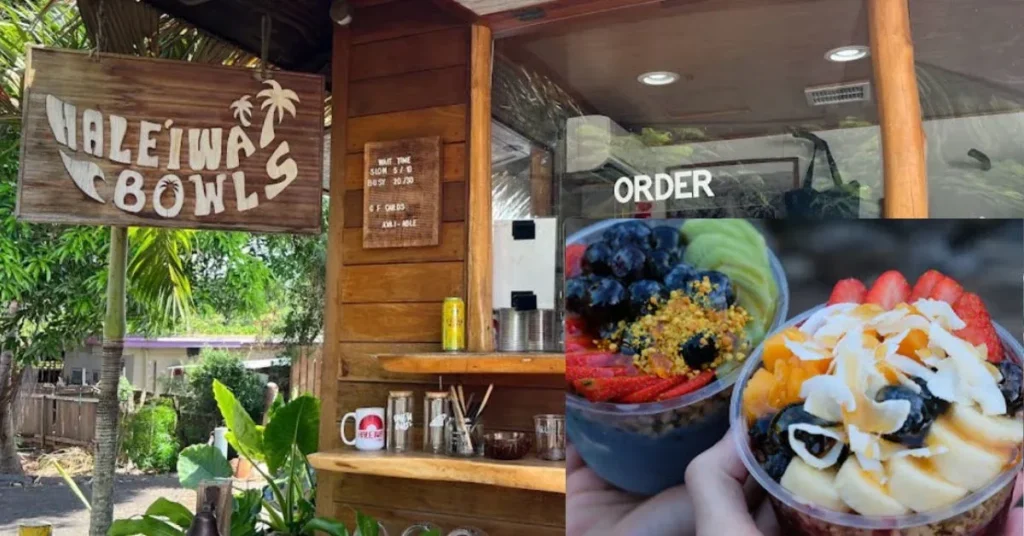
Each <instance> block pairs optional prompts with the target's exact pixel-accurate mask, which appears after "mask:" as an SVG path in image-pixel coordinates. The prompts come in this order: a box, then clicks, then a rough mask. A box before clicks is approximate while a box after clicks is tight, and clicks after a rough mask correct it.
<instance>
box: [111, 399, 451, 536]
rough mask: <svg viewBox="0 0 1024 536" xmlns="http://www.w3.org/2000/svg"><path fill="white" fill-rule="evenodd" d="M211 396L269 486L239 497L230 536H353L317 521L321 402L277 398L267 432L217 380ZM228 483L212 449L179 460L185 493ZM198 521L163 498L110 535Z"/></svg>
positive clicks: (371, 527) (232, 437) (187, 452)
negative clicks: (312, 460) (315, 461)
mask: <svg viewBox="0 0 1024 536" xmlns="http://www.w3.org/2000/svg"><path fill="white" fill-rule="evenodd" d="M212 390H213V393H214V398H215V399H216V401H217V407H218V409H219V414H220V416H221V417H222V418H223V419H224V423H225V424H226V425H227V428H228V435H227V438H228V442H229V443H230V444H231V446H232V447H234V449H235V450H236V451H238V452H239V454H240V455H241V456H242V457H244V458H245V459H247V460H248V461H249V462H251V463H252V464H253V467H254V468H255V469H256V471H257V472H258V473H259V474H260V476H262V477H263V481H264V487H263V489H262V490H260V489H250V490H245V491H241V492H237V493H235V495H234V497H233V498H234V502H233V506H232V517H231V534H230V536H261V535H267V534H274V535H279V536H313V535H314V534H315V532H316V531H321V532H323V533H326V534H328V535H330V536H349V531H348V529H347V528H345V526H344V525H343V524H342V523H341V522H339V521H337V520H334V519H328V518H324V517H317V516H316V505H315V500H316V474H315V473H314V472H313V469H312V467H310V465H309V461H308V460H307V459H306V456H308V455H309V454H311V453H313V452H315V451H316V449H317V444H318V435H317V434H318V432H319V428H320V402H319V401H318V400H317V399H315V398H313V397H311V396H308V395H306V396H300V397H298V398H296V399H294V400H292V401H291V402H288V403H287V404H285V403H283V402H281V401H280V398H279V399H278V400H275V401H274V405H273V408H272V409H273V411H272V412H271V414H270V418H269V421H268V422H267V425H266V426H258V425H257V424H256V422H255V421H254V420H253V419H252V418H251V417H250V416H249V413H248V412H247V411H246V410H245V408H244V407H243V406H242V404H241V401H240V400H239V399H238V398H237V397H235V395H234V394H233V393H232V392H231V391H230V390H229V389H228V388H227V387H225V386H224V384H222V383H220V382H219V381H216V380H214V382H213V389H212ZM230 476H231V467H230V465H229V464H228V460H227V459H226V458H225V457H224V455H223V454H221V453H220V451H219V450H217V449H216V448H214V447H213V446H211V445H191V446H189V447H186V448H185V449H184V450H182V451H181V455H180V456H179V457H178V480H179V482H180V483H181V485H182V486H184V487H187V488H190V489H197V488H198V487H199V485H200V483H202V482H204V481H208V480H212V479H217V478H228V477H230ZM193 518H194V516H193V514H192V513H191V511H190V509H189V508H186V507H185V506H182V505H180V504H178V503H174V502H171V501H168V500H166V499H162V498H161V499H157V501H156V502H154V503H153V504H152V505H151V506H150V507H149V509H148V510H147V511H146V513H145V514H143V515H142V516H140V517H133V518H129V519H119V520H117V521H115V522H114V524H113V526H111V529H110V532H109V535H110V536H135V535H138V534H145V535H150V534H159V535H167V536H184V535H185V534H186V532H187V531H188V529H189V526H190V525H191V524H192V520H193ZM356 525H357V526H356V531H355V534H357V535H359V536H377V535H378V530H379V524H378V522H377V521H376V520H375V519H373V518H371V517H369V516H365V515H363V514H362V513H360V512H356ZM433 535H434V536H439V534H438V533H437V532H434V533H433ZM225 536H228V535H225Z"/></svg>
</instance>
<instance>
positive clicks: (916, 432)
mask: <svg viewBox="0 0 1024 536" xmlns="http://www.w3.org/2000/svg"><path fill="white" fill-rule="evenodd" d="M1022 357H1024V347H1022V346H1021V342H1020V340H1019V339H1017V338H1016V337H1014V336H1013V335H1011V334H1010V333H1009V332H1008V331H1006V330H1005V329H1004V328H1002V327H1001V326H999V325H998V324H995V323H993V322H992V321H991V318H990V317H989V314H988V312H987V309H986V308H985V304H984V302H983V301H982V299H981V298H980V297H979V296H977V295H976V294H973V293H971V292H967V291H965V290H964V289H963V288H962V287H961V286H960V285H959V283H957V282H955V281H954V280H952V279H951V278H948V277H946V276H944V275H942V274H940V273H938V272H936V271H930V272H927V273H926V274H925V275H923V276H922V277H921V278H920V279H919V280H918V282H917V284H916V285H915V286H914V287H913V289H911V287H910V285H909V283H907V281H906V279H904V278H903V276H902V275H900V274H899V273H898V272H894V271H891V272H886V273H885V274H883V275H882V276H880V277H879V278H878V280H877V281H876V282H875V283H874V285H873V286H872V288H871V290H868V289H867V288H866V287H865V286H864V285H863V284H862V283H861V282H859V281H857V280H853V279H849V280H843V281H840V282H839V283H837V284H836V286H835V288H834V289H833V293H832V296H831V298H830V299H829V301H828V302H827V303H826V304H824V305H821V306H818V307H816V308H814V309H812V310H810V311H807V312H805V313H803V314H801V315H799V316H797V317H796V318H794V319H792V320H790V321H789V322H787V323H786V325H784V326H782V327H781V328H780V329H778V330H777V331H776V332H775V333H773V334H771V335H769V337H768V338H767V339H766V340H765V342H764V343H763V344H762V345H761V346H760V347H759V348H758V349H757V350H756V351H755V352H754V353H753V354H752V355H751V356H750V358H749V359H748V360H747V363H746V364H745V365H744V368H743V371H742V373H741V375H740V378H739V381H738V383H737V388H736V389H735V390H734V392H733V397H732V404H731V410H730V420H731V422H732V427H733V433H734V437H735V440H736V445H737V448H738V450H739V454H740V457H741V459H742V460H743V462H744V464H745V465H746V467H747V470H748V471H749V472H750V473H751V474H752V475H753V477H754V478H755V479H756V480H757V481H758V483H759V484H760V485H761V486H762V487H764V488H765V489H766V490H767V491H768V497H769V500H770V501H771V503H772V506H773V507H774V510H775V514H776V517H777V519H778V522H779V526H780V528H781V530H782V533H783V534H792V535H794V536H804V535H806V536H811V535H819V534H824V535H834V536H868V535H873V534H879V533H884V534H890V535H908V536H909V535H913V536H939V535H954V534H955V535H961V536H975V535H977V536H980V535H986V534H1001V530H1002V525H1003V523H1004V522H1005V519H1006V513H1007V508H1008V507H1009V501H1010V497H1011V496H1012V493H1013V481H1014V478H1015V477H1016V476H1017V475H1018V474H1019V473H1020V471H1021V468H1022V462H1021V452H1022V441H1024V414H1022V406H1024V394H1022V391H1021V363H1022Z"/></svg>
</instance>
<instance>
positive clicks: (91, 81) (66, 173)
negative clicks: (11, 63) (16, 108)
mask: <svg viewBox="0 0 1024 536" xmlns="http://www.w3.org/2000/svg"><path fill="white" fill-rule="evenodd" d="M323 110H324V87H323V78H322V77H320V76H319V75H307V74H295V73H284V72H277V71H272V72H270V73H268V75H267V78H266V79H261V76H260V72H259V71H256V70H254V69H240V68H230V67H223V66H217V65H204V64H197V63H187V62H179V61H168V60H159V59H151V58H136V57H127V56H117V55H111V54H98V55H96V56H95V57H91V56H89V54H88V53H84V52H78V51H67V50H56V49H46V48H39V47H33V48H30V49H29V51H28V57H27V60H26V69H25V98H24V103H23V114H24V117H23V123H22V147H21V172H20V176H19V184H18V207H17V212H16V214H17V216H18V217H19V218H22V219H24V220H26V221H32V222H45V223H66V224H96V225H124V226H150V227H189V228H197V229H235V230H251V231H291V232H308V233H315V232H319V231H320V210H321V195H322V190H321V180H322V173H323V171H322V166H323V157H322V151H323V130H324V127H323Z"/></svg>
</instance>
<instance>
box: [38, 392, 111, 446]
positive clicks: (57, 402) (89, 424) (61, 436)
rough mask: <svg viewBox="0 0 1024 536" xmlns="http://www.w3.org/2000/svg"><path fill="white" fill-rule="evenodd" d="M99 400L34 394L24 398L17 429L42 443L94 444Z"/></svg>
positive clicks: (44, 444)
mask: <svg viewBox="0 0 1024 536" xmlns="http://www.w3.org/2000/svg"><path fill="white" fill-rule="evenodd" d="M97 404H99V400H97V399H95V398H81V397H71V396H55V395H46V394H33V395H29V396H27V397H25V398H24V399H23V400H22V401H21V412H22V416H21V417H22V418H21V419H20V420H21V427H20V429H19V430H18V433H19V434H20V435H21V437H22V438H23V439H25V440H26V441H29V442H33V443H39V444H41V445H43V446H46V445H47V444H50V445H78V446H83V447H91V446H92V445H93V443H94V442H95V441H96V406H97Z"/></svg>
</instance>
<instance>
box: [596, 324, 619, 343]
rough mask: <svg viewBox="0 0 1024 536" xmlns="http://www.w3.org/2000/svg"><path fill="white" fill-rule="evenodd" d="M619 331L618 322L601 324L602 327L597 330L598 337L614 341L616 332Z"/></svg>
mask: <svg viewBox="0 0 1024 536" xmlns="http://www.w3.org/2000/svg"><path fill="white" fill-rule="evenodd" d="M618 330H619V323H618V322H605V323H604V324H601V327H600V328H598V330H597V336H598V337H601V338H602V339H608V340H612V339H615V338H616V337H615V332H616V331H618Z"/></svg>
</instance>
